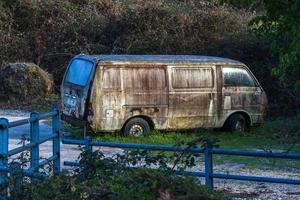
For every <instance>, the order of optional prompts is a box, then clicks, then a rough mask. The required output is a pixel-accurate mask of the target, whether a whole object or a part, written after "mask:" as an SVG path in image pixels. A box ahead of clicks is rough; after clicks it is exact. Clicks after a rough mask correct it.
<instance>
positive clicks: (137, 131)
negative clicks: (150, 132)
mask: <svg viewBox="0 0 300 200" xmlns="http://www.w3.org/2000/svg"><path fill="white" fill-rule="evenodd" d="M143 132H144V129H143V127H142V126H141V125H139V124H134V125H133V126H132V127H131V128H130V130H129V134H130V135H131V136H136V137H137V136H142V135H143Z"/></svg>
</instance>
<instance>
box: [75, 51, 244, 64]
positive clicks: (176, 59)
mask: <svg viewBox="0 0 300 200" xmlns="http://www.w3.org/2000/svg"><path fill="white" fill-rule="evenodd" d="M76 58H83V59H88V60H93V61H97V62H104V63H105V62H109V63H124V62H129V63H164V64H176V63H195V64H196V63H202V64H203V63H214V64H238V65H244V64H243V63H241V62H239V61H236V60H232V59H229V58H221V57H213V56H196V55H126V54H123V55H120V54H111V55H86V54H80V55H77V56H76Z"/></svg>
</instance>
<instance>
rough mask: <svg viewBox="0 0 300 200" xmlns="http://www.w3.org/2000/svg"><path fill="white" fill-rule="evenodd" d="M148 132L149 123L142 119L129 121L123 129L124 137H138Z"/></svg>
mask: <svg viewBox="0 0 300 200" xmlns="http://www.w3.org/2000/svg"><path fill="white" fill-rule="evenodd" d="M149 132H150V126H149V123H148V122H147V121H146V120H144V119H142V118H139V117H137V118H133V119H131V120H129V121H128V122H127V123H126V125H125V127H124V136H134V137H140V136H144V135H146V134H147V133H149Z"/></svg>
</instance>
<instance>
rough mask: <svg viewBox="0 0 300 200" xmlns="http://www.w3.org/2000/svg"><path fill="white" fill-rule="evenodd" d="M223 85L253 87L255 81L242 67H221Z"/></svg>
mask: <svg viewBox="0 0 300 200" xmlns="http://www.w3.org/2000/svg"><path fill="white" fill-rule="evenodd" d="M222 71H223V79H224V86H225V87H226V86H227V87H236V86H239V87H255V83H254V81H253V79H252V77H251V75H250V74H249V73H248V72H247V70H245V69H242V68H230V67H224V68H223V70H222Z"/></svg>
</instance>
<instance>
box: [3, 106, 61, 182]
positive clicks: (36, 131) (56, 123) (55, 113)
mask: <svg viewBox="0 0 300 200" xmlns="http://www.w3.org/2000/svg"><path fill="white" fill-rule="evenodd" d="M47 118H52V134H51V135H50V136H48V137H46V138H42V139H40V127H39V122H40V120H42V119H47ZM25 124H30V142H29V143H28V144H24V145H22V146H20V147H17V148H14V149H11V150H9V129H10V128H13V127H17V126H22V125H25ZM59 127H60V119H59V110H58V109H53V110H52V111H51V112H49V113H45V114H38V113H31V114H30V118H26V119H22V120H18V121H13V122H9V121H8V119H6V118H0V180H1V183H5V182H6V179H7V176H8V175H9V172H10V171H11V170H12V169H11V168H10V167H9V165H8V159H9V157H10V156H13V155H16V154H19V153H21V152H24V151H26V150H28V151H30V159H29V160H30V166H29V168H28V169H20V170H21V173H22V174H23V175H25V176H28V177H32V178H43V177H46V176H47V175H46V174H45V173H39V172H38V169H39V168H41V167H43V166H44V165H47V164H49V163H50V162H53V173H54V174H58V173H59V172H60V136H59ZM50 140H52V141H53V152H52V156H51V157H50V158H47V159H44V160H42V161H40V154H39V145H40V144H42V143H44V142H47V141H50Z"/></svg>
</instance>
